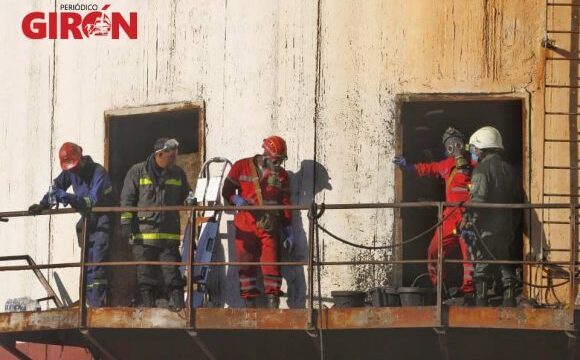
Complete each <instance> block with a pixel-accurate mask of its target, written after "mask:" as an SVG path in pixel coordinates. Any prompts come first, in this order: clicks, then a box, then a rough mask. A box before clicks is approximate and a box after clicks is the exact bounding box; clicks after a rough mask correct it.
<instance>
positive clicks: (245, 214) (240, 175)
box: [227, 157, 292, 298]
mask: <svg viewBox="0 0 580 360" xmlns="http://www.w3.org/2000/svg"><path fill="white" fill-rule="evenodd" d="M252 162H253V163H254V164H256V157H251V158H247V159H242V160H239V161H236V162H235V163H234V165H233V166H232V168H231V170H230V172H229V174H228V180H229V181H230V182H232V183H233V184H234V185H236V188H237V190H238V195H240V196H242V197H244V198H245V199H246V200H248V202H249V203H250V204H252V205H260V201H259V196H258V194H257V193H256V185H255V183H254V177H253V176H252V173H253V171H252ZM255 169H256V170H257V171H258V173H257V174H258V176H259V183H260V188H261V192H262V199H263V205H290V185H289V180H288V173H286V170H284V169H281V170H280V171H279V172H278V174H273V173H272V172H270V171H269V170H266V171H264V173H263V174H260V173H259V171H260V170H259V168H258V167H257V166H256V167H255ZM227 200H229V199H227ZM270 213H271V214H273V216H272V217H271V218H272V220H273V224H272V225H273V226H272V228H271V229H263V228H261V227H260V226H259V225H258V224H256V221H258V222H259V220H260V218H262V217H263V216H264V212H250V211H238V212H237V214H236V215H235V216H234V224H235V227H236V257H237V260H238V261H244V262H257V261H258V260H259V261H261V262H276V261H278V246H279V242H280V233H281V231H282V228H283V227H285V226H288V225H290V223H291V220H292V212H291V211H290V210H285V211H275V212H270ZM257 271H258V269H257V267H256V266H240V268H239V275H240V295H241V296H242V298H250V297H254V296H258V295H259V291H258V288H257V286H256V277H257ZM262 275H263V276H264V293H265V294H273V295H277V296H279V295H280V286H281V285H282V276H281V274H280V267H279V266H277V265H262Z"/></svg>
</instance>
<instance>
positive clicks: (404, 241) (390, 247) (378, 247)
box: [315, 207, 459, 250]
mask: <svg viewBox="0 0 580 360" xmlns="http://www.w3.org/2000/svg"><path fill="white" fill-rule="evenodd" d="M457 209H459V207H455V208H453V210H452V211H451V212H450V213H449V214H447V215H446V216H445V217H444V218H443V219H441V220H439V221H438V222H437V223H436V224H435V225H433V226H431V227H430V228H429V229H427V230H425V231H423V232H422V233H420V234H418V235H415V236H413V237H412V238H410V239H407V240H403V241H401V242H400V243H399V244H393V245H385V246H366V245H360V244H355V243H353V242H350V241H348V240H345V239H343V238H341V237H339V236H337V235H335V234H333V233H332V232H330V231H329V230H328V229H326V228H325V227H324V226H322V225H320V224H318V222H315V225H316V227H318V228H320V230H322V231H323V232H324V233H326V234H327V235H329V236H330V237H332V238H333V239H335V240H338V241H340V242H341V243H344V244H347V245H350V246H352V247H356V248H359V249H366V250H383V249H393V248H397V247H400V246H403V245H406V244H410V243H412V242H414V241H417V240H418V239H420V238H422V237H423V236H425V235H427V234H428V233H429V232H431V231H433V229H435V228H437V227H439V226H441V224H443V222H444V221H445V220H447V219H449V217H450V216H451V215H453V213H454V212H455V211H457ZM321 215H322V214H321Z"/></svg>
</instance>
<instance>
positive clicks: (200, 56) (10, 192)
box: [0, 0, 544, 306]
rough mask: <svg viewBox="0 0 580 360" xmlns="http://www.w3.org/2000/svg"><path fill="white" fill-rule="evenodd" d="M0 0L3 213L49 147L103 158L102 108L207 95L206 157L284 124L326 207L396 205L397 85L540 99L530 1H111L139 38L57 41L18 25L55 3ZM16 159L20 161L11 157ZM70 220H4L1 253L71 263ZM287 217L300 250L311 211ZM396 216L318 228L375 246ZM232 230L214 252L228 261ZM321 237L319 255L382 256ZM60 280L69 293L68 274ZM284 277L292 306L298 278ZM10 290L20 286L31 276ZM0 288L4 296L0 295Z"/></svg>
mask: <svg viewBox="0 0 580 360" xmlns="http://www.w3.org/2000/svg"><path fill="white" fill-rule="evenodd" d="M58 3H60V1H59V2H58ZM6 6H7V8H11V9H12V10H13V11H12V13H10V14H7V12H2V15H0V16H2V21H3V27H4V28H6V29H9V30H10V31H4V32H3V33H2V34H0V40H1V41H2V43H3V44H8V45H7V48H10V49H14V50H13V53H14V55H13V56H11V57H7V58H4V60H3V66H2V68H1V69H0V74H1V75H2V82H3V83H4V84H12V87H3V88H2V90H0V91H2V92H3V93H2V94H3V96H2V97H1V98H0V101H1V102H2V105H3V109H4V116H3V117H1V118H0V121H1V122H2V127H1V128H0V130H1V133H0V136H2V141H1V142H0V144H1V148H2V150H3V151H2V152H0V154H2V155H0V165H1V166H2V167H3V168H10V169H14V170H13V171H10V172H4V173H3V174H2V178H1V181H2V183H3V184H4V186H2V187H1V188H0V196H1V198H2V199H3V201H2V203H1V204H2V206H1V209H2V210H14V209H22V208H25V207H26V206H28V205H29V204H31V203H33V202H35V201H38V199H39V198H40V196H41V195H42V193H43V192H44V191H45V190H46V187H47V186H48V184H49V182H50V179H51V178H52V177H53V176H55V175H56V174H57V173H58V163H57V158H56V154H55V153H54V149H55V148H57V147H58V146H59V145H60V144H61V143H62V142H63V141H67V140H72V141H77V142H79V143H80V144H82V145H83V147H84V149H85V152H86V153H88V154H91V155H93V157H94V158H95V159H96V160H97V161H100V162H102V160H103V151H104V149H103V148H104V146H103V138H104V121H103V111H104V110H107V109H117V108H124V107H134V106H144V105H150V104H158V103H165V102H178V101H189V100H203V101H205V104H206V119H207V128H206V139H205V141H206V151H207V152H206V157H207V158H209V157H212V156H226V157H228V158H230V159H238V158H240V157H243V156H250V155H252V154H253V153H255V152H258V151H260V148H259V144H260V141H261V139H262V138H263V137H264V136H266V135H268V134H272V133H279V134H281V135H283V136H284V137H285V138H286V139H287V141H288V144H289V160H288V161H287V164H286V165H287V168H288V169H289V170H290V171H291V172H292V173H294V174H295V175H294V176H293V195H294V199H295V200H296V201H297V202H301V203H305V204H308V203H309V202H310V201H311V200H312V196H313V195H312V194H313V193H316V194H317V195H316V198H317V199H318V200H319V201H325V202H328V203H336V202H373V201H381V202H387V201H392V200H394V194H395V186H394V185H395V169H394V167H393V166H392V164H391V158H392V156H393V155H394V153H395V151H394V148H393V147H394V144H395V137H396V132H395V127H396V105H397V104H396V95H397V94H402V93H509V94H514V96H516V97H525V98H528V95H527V94H528V93H529V94H530V95H529V99H530V101H531V104H533V105H534V104H536V103H537V104H541V103H542V101H543V100H542V94H541V93H539V92H538V91H539V86H540V85H541V79H542V77H541V76H539V73H540V72H541V71H542V66H541V64H542V61H543V58H542V52H541V48H540V40H541V37H542V34H543V14H544V5H543V2H541V1H535V2H530V1H525V0H517V1H515V0H509V1H508V0H503V1H500V0H493V1H492V0H488V1H475V0H473V1H471V0H470V1H465V0H455V1H453V0H445V1H441V0H411V1H403V0H383V1H379V0H369V1H365V2H364V6H362V5H361V3H360V2H358V1H330V0H320V1H318V2H314V1H306V0H296V1H258V0H252V1H241V0H227V1H211V2H195V1H185V0H182V1H178V0H173V1H167V2H157V1H140V2H116V3H115V4H113V5H112V8H111V10H112V11H121V12H128V11H137V12H138V13H139V39H138V40H136V41H111V40H108V39H89V40H83V41H63V40H60V41H56V42H52V41H49V40H42V41H31V40H28V39H26V38H24V37H23V36H22V35H21V34H20V20H21V19H22V17H23V16H24V14H26V13H28V12H30V11H33V10H40V11H50V10H51V8H52V7H53V6H54V4H52V3H48V2H40V1H35V2H34V1H29V2H26V3H24V2H21V1H16V0H10V3H9V5H6ZM113 8H114V9H113ZM534 106H535V105H534ZM529 115H530V118H531V122H532V126H536V125H535V124H539V121H540V120H541V115H540V114H539V113H536V112H532V113H531V114H529ZM14 119H18V121H14ZM527 120H529V119H526V121H527ZM15 152H17V153H22V154H25V156H26V158H27V160H26V161H21V162H18V163H15V162H14V161H13V160H12V159H13V158H12V156H11V154H14V153H15ZM313 160H316V161H317V163H315V162H314V161H313ZM315 168H316V170H317V172H316V174H317V181H316V184H315V185H314V191H313V184H314V179H313V169H315ZM23 178H24V179H23ZM23 180H24V181H23ZM527 180H531V181H532V182H533V180H534V179H526V181H527ZM74 219H75V216H69V217H66V218H52V219H51V220H48V219H46V218H37V219H26V220H15V221H12V222H11V223H10V224H9V225H2V227H1V228H0V235H1V236H2V238H4V239H14V240H13V241H11V242H9V243H7V244H6V245H5V246H4V250H3V253H6V254H20V253H30V254H31V255H32V256H33V257H34V258H35V259H36V260H37V262H39V263H42V262H57V261H73V260H75V259H78V257H79V251H78V248H77V245H76V239H75V238H74V232H73V226H72V225H73V222H74ZM295 219H296V222H295V225H294V228H295V232H296V233H297V236H298V239H299V256H298V258H303V257H304V253H305V249H306V245H305V231H307V219H306V217H305V216H302V217H299V216H296V217H295ZM392 219H393V217H392V212H391V211H388V210H382V211H348V212H347V211H336V212H333V213H332V214H330V212H328V213H327V215H326V216H325V217H323V218H322V219H321V223H322V224H323V225H325V226H326V227H328V228H329V229H331V230H332V231H333V232H335V233H337V234H339V235H341V236H343V237H345V238H347V239H351V240H354V241H356V242H360V243H364V244H367V245H370V244H377V245H385V244H389V243H391V234H392V231H393V226H392ZM229 220H231V217H230V218H229ZM230 225H231V224H230ZM223 229H224V231H225V230H226V227H225V226H224V228H223ZM229 229H230V230H231V226H230V227H229ZM228 238H229V239H228V240H225V239H224V240H223V246H224V250H223V252H224V254H223V256H224V257H225V258H230V259H233V257H232V256H233V250H232V249H231V247H228V243H231V233H230V235H229V236H228ZM21 239H24V240H21ZM321 241H322V256H323V260H352V259H385V258H390V257H391V256H392V254H391V252H390V251H375V252H373V253H370V252H369V251H359V250H353V249H352V248H348V247H345V246H342V245H340V244H338V243H336V242H335V241H334V240H331V239H329V238H328V237H325V236H322V237H321ZM323 270H324V271H323V292H324V293H325V294H328V292H329V291H330V290H332V289H338V288H340V289H352V288H362V289H364V288H367V287H369V286H373V285H378V284H380V283H382V282H383V281H384V279H385V278H388V274H387V272H386V271H385V270H384V268H383V267H378V266H375V267H350V266H349V267H332V268H331V267H326V268H324V269H323ZM59 273H61V272H59ZM62 273H65V275H66V276H64V277H65V280H66V283H67V285H68V288H69V290H70V291H71V292H72V293H73V297H75V296H74V295H76V293H75V291H76V288H75V286H76V285H75V284H76V282H77V281H78V280H77V275H76V273H75V272H74V271H69V272H64V271H62ZM61 275H62V274H61ZM227 275H228V276H227V280H224V279H221V282H220V286H221V287H222V289H224V291H225V292H226V293H227V296H226V298H227V299H226V302H227V303H228V305H232V306H237V305H238V304H239V301H238V299H237V298H236V293H237V284H236V276H235V274H234V273H233V270H231V269H230V270H228V272H227ZM286 276H287V277H288V278H289V279H290V282H291V283H292V284H293V285H292V287H293V289H294V290H295V293H297V296H296V297H295V298H294V300H293V301H294V304H298V305H299V304H301V303H302V302H303V296H304V293H305V291H304V284H303V281H302V280H301V276H302V274H301V271H296V272H289V273H287V274H286ZM2 279H4V278H2ZM51 281H52V277H51ZM388 281H392V280H388ZM6 283H7V284H9V285H10V288H11V289H13V292H26V290H27V288H28V284H29V283H30V280H28V281H27V282H20V281H16V280H14V279H13V278H6ZM8 296H10V295H9V294H8V292H7V291H3V292H2V293H1V294H0V303H1V302H3V299H4V298H5V297H8Z"/></svg>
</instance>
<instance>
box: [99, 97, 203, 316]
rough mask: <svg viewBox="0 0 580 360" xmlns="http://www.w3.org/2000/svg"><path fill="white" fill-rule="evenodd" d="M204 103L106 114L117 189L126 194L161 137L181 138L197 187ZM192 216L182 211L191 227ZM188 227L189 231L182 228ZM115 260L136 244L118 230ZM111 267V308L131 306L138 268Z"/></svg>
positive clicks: (184, 163)
mask: <svg viewBox="0 0 580 360" xmlns="http://www.w3.org/2000/svg"><path fill="white" fill-rule="evenodd" d="M204 124H205V119H204V107H203V103H202V102H199V103H196V102H186V103H175V104H163V105H154V106H146V107H139V108H128V109H120V110H111V111H106V112H105V133H106V139H105V167H106V168H107V169H108V170H109V174H110V176H111V181H112V183H113V189H114V190H115V193H116V194H117V195H120V194H121V190H122V188H123V181H124V179H125V175H126V174H127V171H129V169H130V168H131V166H133V165H135V164H137V163H139V162H142V161H145V160H146V159H147V157H148V156H149V155H151V153H152V152H153V144H154V142H155V140H156V139H158V138H161V137H168V138H174V139H176V140H177V141H178V142H179V153H178V157H177V165H179V166H180V167H181V168H183V170H184V171H185V173H186V175H187V179H188V181H189V184H190V185H191V187H192V189H194V188H195V185H196V180H197V175H198V173H199V170H200V167H201V164H202V159H203V149H204V141H203V140H204V136H203V131H204ZM186 223H187V214H186V213H185V212H183V213H182V214H181V226H182V228H184V227H185V224H186ZM182 230H183V229H182ZM109 257H110V260H111V261H127V260H131V259H132V255H131V248H130V245H129V244H125V243H124V241H122V240H121V238H120V236H119V229H118V228H117V229H116V231H115V235H114V237H113V241H112V242H111V248H110V255H109ZM110 269H111V270H110V271H109V283H110V289H109V294H108V303H109V306H128V305H130V304H131V301H132V300H133V299H134V296H135V291H136V287H137V286H136V267H134V266H133V267H127V268H125V267H111V268H110Z"/></svg>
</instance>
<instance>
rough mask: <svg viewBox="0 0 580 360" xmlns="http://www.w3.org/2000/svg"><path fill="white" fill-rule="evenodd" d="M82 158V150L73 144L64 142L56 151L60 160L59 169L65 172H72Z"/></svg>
mask: <svg viewBox="0 0 580 360" xmlns="http://www.w3.org/2000/svg"><path fill="white" fill-rule="evenodd" d="M82 156H83V148H82V147H80V146H78V145H77V144H75V143H71V142H65V143H64V144H62V146H61V147H60V150H59V151H58V157H59V158H60V167H61V168H62V169H63V170H64V171H66V170H72V169H74V168H75V167H77V165H78V164H79V162H80V161H81V157H82Z"/></svg>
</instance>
